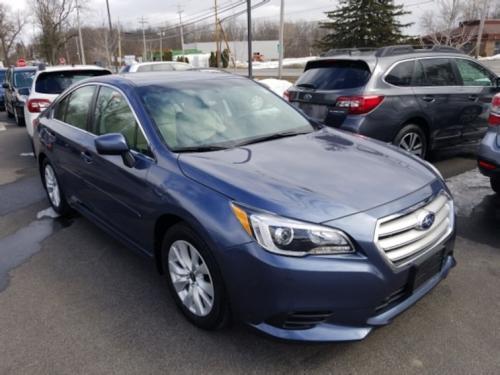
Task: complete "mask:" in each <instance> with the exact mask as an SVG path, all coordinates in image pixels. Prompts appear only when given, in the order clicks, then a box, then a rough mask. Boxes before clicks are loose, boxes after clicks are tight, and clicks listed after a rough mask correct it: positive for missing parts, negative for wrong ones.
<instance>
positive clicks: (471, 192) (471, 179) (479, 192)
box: [446, 168, 493, 217]
mask: <svg viewBox="0 0 500 375" xmlns="http://www.w3.org/2000/svg"><path fill="white" fill-rule="evenodd" d="M446 185H448V188H449V189H450V191H451V193H452V194H453V198H454V201H455V208H456V211H457V215H458V216H464V217H468V216H470V215H471V214H472V212H473V211H474V208H475V207H476V206H477V205H478V204H479V203H480V202H481V201H482V200H483V198H484V197H485V196H486V195H489V194H492V193H493V191H492V190H491V187H490V179H489V178H488V177H485V176H483V175H482V174H481V173H480V172H479V169H477V168H476V169H472V170H470V171H468V172H465V173H462V174H459V175H458V176H454V177H451V178H449V179H448V180H446Z"/></svg>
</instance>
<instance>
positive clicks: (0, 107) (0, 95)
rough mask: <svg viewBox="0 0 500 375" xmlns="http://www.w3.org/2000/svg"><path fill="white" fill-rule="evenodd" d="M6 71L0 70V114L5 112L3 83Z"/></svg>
mask: <svg viewBox="0 0 500 375" xmlns="http://www.w3.org/2000/svg"><path fill="white" fill-rule="evenodd" d="M6 73H7V69H4V68H0V112H3V111H5V97H4V95H5V89H4V88H3V83H4V82H5V75H6Z"/></svg>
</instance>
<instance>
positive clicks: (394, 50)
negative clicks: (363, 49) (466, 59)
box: [375, 44, 465, 57]
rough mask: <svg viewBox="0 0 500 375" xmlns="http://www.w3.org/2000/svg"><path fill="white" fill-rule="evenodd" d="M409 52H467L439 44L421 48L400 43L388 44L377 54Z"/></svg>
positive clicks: (378, 55) (388, 54)
mask: <svg viewBox="0 0 500 375" xmlns="http://www.w3.org/2000/svg"><path fill="white" fill-rule="evenodd" d="M409 53H460V54H465V52H464V51H461V50H459V49H458V48H455V47H450V46H439V45H426V46H423V47H420V48H418V47H417V48H416V47H414V46H412V45H409V44H408V45H399V46H387V47H382V48H379V49H377V51H376V52H375V56H377V57H384V56H396V55H404V54H409Z"/></svg>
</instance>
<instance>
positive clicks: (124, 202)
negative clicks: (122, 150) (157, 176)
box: [84, 86, 155, 248]
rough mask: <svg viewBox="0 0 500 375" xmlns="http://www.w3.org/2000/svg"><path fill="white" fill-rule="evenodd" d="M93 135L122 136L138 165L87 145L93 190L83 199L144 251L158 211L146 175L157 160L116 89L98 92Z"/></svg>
mask: <svg viewBox="0 0 500 375" xmlns="http://www.w3.org/2000/svg"><path fill="white" fill-rule="evenodd" d="M92 132H93V133H94V134H95V135H94V136H99V135H103V134H109V133H121V134H123V135H124V137H125V139H126V140H127V143H128V145H129V147H130V149H131V153H132V154H133V156H134V158H135V160H136V163H135V166H134V167H127V166H126V165H125V164H124V162H123V159H122V157H121V156H119V155H116V156H115V155H100V154H98V153H97V151H96V149H95V145H94V143H92V144H88V145H87V149H86V150H85V151H86V152H87V153H88V155H89V158H90V160H91V163H90V164H88V165H87V166H86V173H85V180H86V182H87V183H88V184H89V185H90V186H92V187H93V189H91V190H88V194H87V195H86V197H85V198H84V200H85V202H87V203H88V204H89V205H90V206H91V209H92V211H93V213H94V214H95V215H97V216H98V217H100V218H101V219H103V220H104V221H105V222H106V223H107V224H109V225H110V226H111V227H113V229H115V230H116V231H118V232H120V233H121V234H122V235H123V236H125V237H127V238H128V239H129V240H131V241H133V242H134V243H135V244H137V245H139V246H141V247H143V248H144V245H145V238H146V237H147V236H146V235H145V233H149V230H150V228H152V227H153V224H152V221H153V217H151V216H150V214H151V213H152V212H154V211H155V207H154V204H153V203H152V202H153V201H154V200H155V194H154V189H153V188H152V186H151V185H150V184H149V182H148V181H147V176H148V172H149V169H150V167H151V166H152V165H153V164H154V163H155V160H154V158H153V155H152V153H151V150H150V148H149V145H148V142H147V140H146V137H145V136H144V133H143V132H142V128H141V126H140V125H139V124H138V122H137V120H136V116H135V115H134V112H133V110H132V108H131V107H130V106H129V104H128V102H127V100H126V98H125V97H124V95H122V94H121V93H120V92H119V91H117V90H116V89H114V88H111V87H108V86H102V87H101V88H100V89H99V93H98V95H97V99H96V103H95V110H94V116H93V121H92Z"/></svg>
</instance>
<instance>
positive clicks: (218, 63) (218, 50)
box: [214, 0, 220, 68]
mask: <svg viewBox="0 0 500 375" xmlns="http://www.w3.org/2000/svg"><path fill="white" fill-rule="evenodd" d="M214 2H215V58H216V61H217V68H220V45H219V14H218V10H217V0H214Z"/></svg>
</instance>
